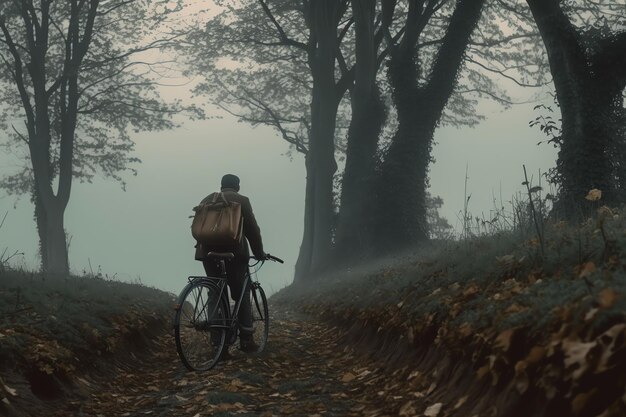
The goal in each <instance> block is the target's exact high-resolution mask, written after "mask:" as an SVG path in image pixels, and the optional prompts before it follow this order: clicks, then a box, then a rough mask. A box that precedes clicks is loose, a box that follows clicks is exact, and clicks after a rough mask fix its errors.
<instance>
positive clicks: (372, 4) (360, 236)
mask: <svg viewBox="0 0 626 417" xmlns="http://www.w3.org/2000/svg"><path fill="white" fill-rule="evenodd" d="M376 15H377V13H376V1H375V0H364V1H352V16H353V19H354V31H355V36H354V37H355V43H354V45H355V46H354V51H355V60H356V62H355V66H354V68H355V69H354V71H355V75H354V86H353V87H352V88H351V92H350V98H351V99H350V103H351V106H352V118H351V120H350V128H349V130H348V139H347V149H346V166H345V170H344V173H343V181H342V184H341V205H340V213H339V221H338V225H337V233H336V239H335V241H336V242H335V243H336V248H335V250H336V256H337V257H338V258H342V259H346V258H349V257H354V256H359V255H363V254H364V252H366V251H367V250H368V249H369V248H370V247H371V245H372V242H371V241H370V239H371V235H370V234H369V233H367V228H368V225H369V224H372V222H373V221H374V218H373V217H372V215H371V214H372V207H373V206H374V203H375V201H374V194H373V193H372V189H373V186H374V180H375V168H376V165H377V150H378V143H379V138H380V135H381V131H382V129H383V126H384V124H385V120H386V116H387V111H386V106H385V103H384V102H383V99H382V97H381V93H380V89H379V86H378V80H377V75H378V72H379V68H380V64H381V62H382V61H383V59H384V56H385V54H386V51H385V50H383V51H381V52H380V53H379V49H380V45H381V42H382V39H383V36H382V35H383V32H382V30H380V24H378V25H377V23H376ZM385 18H387V19H388V18H391V16H385ZM384 24H386V25H389V24H390V22H385V23H384ZM377 26H378V27H379V29H378V31H377V30H376V29H377Z"/></svg>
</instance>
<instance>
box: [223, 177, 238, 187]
mask: <svg viewBox="0 0 626 417" xmlns="http://www.w3.org/2000/svg"><path fill="white" fill-rule="evenodd" d="M222 188H233V189H236V190H238V189H239V177H238V176H236V175H233V174H226V175H224V176H223V177H222Z"/></svg>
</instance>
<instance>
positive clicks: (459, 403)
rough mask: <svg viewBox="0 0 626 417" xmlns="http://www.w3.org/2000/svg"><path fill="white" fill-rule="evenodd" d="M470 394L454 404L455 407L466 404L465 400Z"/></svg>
mask: <svg viewBox="0 0 626 417" xmlns="http://www.w3.org/2000/svg"><path fill="white" fill-rule="evenodd" d="M467 398H468V396H467V395H466V396H464V397H461V398H459V400H458V401H457V402H456V404H455V405H454V409H455V410H456V409H458V408H460V407H461V406H462V405H463V404H465V402H466V401H467Z"/></svg>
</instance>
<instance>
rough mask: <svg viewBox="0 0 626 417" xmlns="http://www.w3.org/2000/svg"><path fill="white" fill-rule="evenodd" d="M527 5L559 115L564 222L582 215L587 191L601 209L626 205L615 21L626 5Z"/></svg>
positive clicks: (624, 67) (625, 52)
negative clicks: (598, 194) (598, 193)
mask: <svg viewBox="0 0 626 417" xmlns="http://www.w3.org/2000/svg"><path fill="white" fill-rule="evenodd" d="M527 3H528V6H529V7H530V11H531V13H532V16H533V18H534V21H535V22H536V25H537V28H538V30H539V32H540V34H541V37H542V39H543V42H544V45H545V48H546V51H547V54H548V61H549V64H550V71H551V73H552V77H553V79H554V86H555V89H556V96H557V100H558V104H559V107H560V109H561V116H562V132H561V137H560V141H559V145H560V150H559V155H558V161H557V181H558V183H559V185H560V195H559V201H558V204H557V210H558V211H559V212H561V213H562V214H564V215H565V216H568V217H577V216H579V215H580V214H583V212H585V211H586V210H585V209H584V205H585V204H586V203H585V200H584V197H585V195H586V194H587V193H588V192H589V190H591V189H593V188H597V189H600V190H602V193H603V197H602V201H603V202H604V203H606V204H618V203H622V202H624V201H626V194H625V193H624V189H625V185H626V183H625V180H626V177H625V175H624V174H625V169H624V162H623V161H624V158H625V157H626V152H625V150H626V137H625V136H624V120H625V116H624V107H623V103H624V97H623V94H624V88H625V87H626V30H625V29H624V22H623V20H622V19H621V18H620V13H621V16H623V7H624V5H623V4H621V5H620V4H618V3H619V2H603V3H597V4H591V5H589V4H581V2H578V1H568V2H562V1H558V0H527ZM510 7H511V8H513V7H512V6H510ZM616 12H617V14H616ZM590 22H596V23H590ZM581 209H583V210H581Z"/></svg>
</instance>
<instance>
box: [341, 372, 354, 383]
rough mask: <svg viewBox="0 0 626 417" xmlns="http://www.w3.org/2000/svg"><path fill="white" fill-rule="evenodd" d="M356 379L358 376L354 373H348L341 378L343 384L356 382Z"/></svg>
mask: <svg viewBox="0 0 626 417" xmlns="http://www.w3.org/2000/svg"><path fill="white" fill-rule="evenodd" d="M355 378H356V375H354V374H353V373H352V372H346V373H345V374H343V376H342V377H341V382H351V381H354V379H355Z"/></svg>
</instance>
